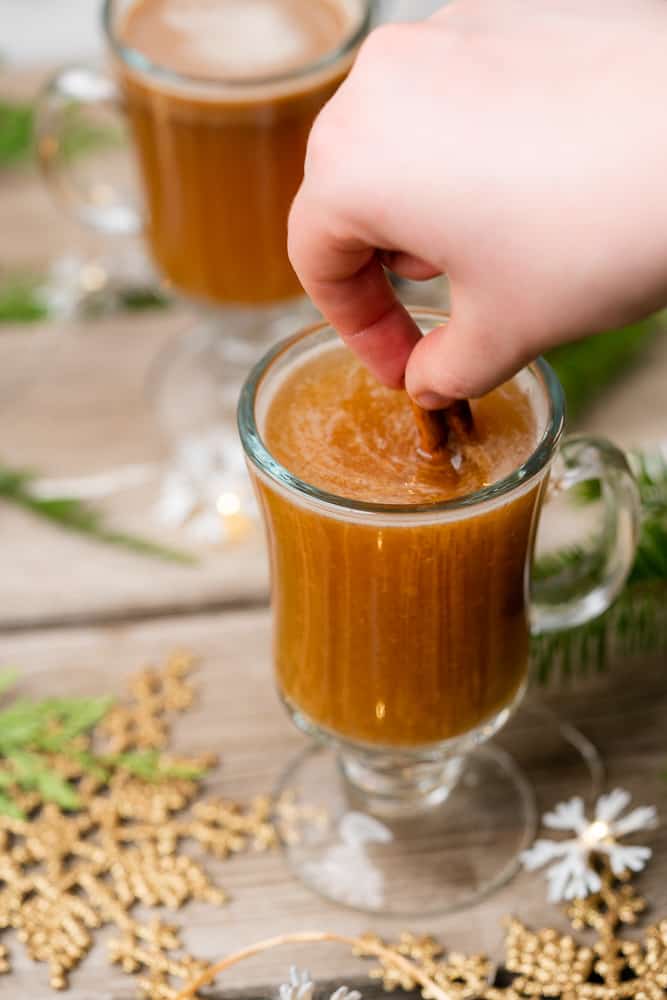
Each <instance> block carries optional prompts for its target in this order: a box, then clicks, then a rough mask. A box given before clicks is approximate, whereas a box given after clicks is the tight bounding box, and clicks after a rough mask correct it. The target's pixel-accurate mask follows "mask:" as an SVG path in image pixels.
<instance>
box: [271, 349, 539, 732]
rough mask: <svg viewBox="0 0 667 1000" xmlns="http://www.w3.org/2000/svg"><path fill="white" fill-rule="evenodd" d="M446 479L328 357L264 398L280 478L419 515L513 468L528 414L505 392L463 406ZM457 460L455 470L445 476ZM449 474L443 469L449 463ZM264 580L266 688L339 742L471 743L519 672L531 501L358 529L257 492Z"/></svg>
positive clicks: (364, 376)
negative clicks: (458, 443) (274, 688)
mask: <svg viewBox="0 0 667 1000" xmlns="http://www.w3.org/2000/svg"><path fill="white" fill-rule="evenodd" d="M472 409H473V417H474V420H475V434H474V440H471V441H470V442H467V443H465V444H463V446H462V449H461V454H460V455H458V461H459V462H460V467H459V471H456V470H455V469H452V466H451V464H450V463H445V464H444V465H443V464H440V463H430V462H428V461H426V460H424V459H423V458H421V457H420V456H419V454H418V449H417V437H416V428H415V425H414V421H413V418H412V412H411V409H410V405H409V401H408V398H407V396H406V394H405V393H404V392H395V391H392V390H390V389H385V388H383V387H382V386H380V385H379V384H378V383H377V382H375V380H374V379H373V377H372V376H371V375H369V374H368V373H367V371H366V370H365V369H364V368H363V367H362V366H361V364H360V363H359V362H358V361H357V360H356V359H355V358H354V357H353V355H352V354H351V353H350V352H348V351H347V350H346V349H345V348H343V347H342V346H334V347H330V348H328V349H325V350H323V351H321V352H319V353H316V354H315V355H314V356H313V357H312V358H309V359H308V360H305V361H304V362H303V363H302V364H301V365H300V366H298V367H297V368H296V369H295V370H294V371H293V372H292V373H291V374H290V375H288V376H287V377H286V379H285V381H284V382H283V384H282V385H281V386H280V387H279V388H278V389H277V390H276V392H275V394H274V396H273V398H272V400H271V402H270V404H269V406H268V410H267V412H266V415H265V418H264V431H263V434H264V440H265V442H266V446H267V448H268V449H269V451H270V452H271V454H272V455H273V456H274V457H275V458H276V459H277V460H278V461H279V462H280V463H281V465H283V466H284V467H285V468H286V469H289V470H290V472H291V473H293V474H294V475H296V476H298V477H299V478H300V479H304V480H307V481H308V482H309V483H311V484H312V485H313V486H316V487H317V488H318V489H320V490H322V491H325V492H327V493H331V494H338V495H344V496H345V497H347V498H349V499H350V500H355V501H361V502H371V503H379V504H384V505H387V506H391V505H400V506H403V507H407V508H408V509H409V508H410V507H411V506H414V507H429V506H431V505H433V506H435V507H437V505H439V504H442V503H446V502H448V501H452V500H456V499H457V498H460V497H461V496H464V495H466V494H471V493H476V492H478V491H479V490H480V489H481V488H483V487H484V486H488V485H491V484H493V483H494V482H497V481H498V480H500V479H502V478H503V476H504V475H505V474H508V473H510V472H512V470H513V469H514V468H517V467H519V466H520V465H521V464H523V462H524V461H525V460H526V459H527V458H528V456H529V455H530V454H531V452H532V451H533V450H534V447H535V441H536V420H535V416H534V413H533V410H532V406H531V402H530V400H529V399H528V397H527V396H526V395H525V393H524V392H522V390H521V388H520V387H519V385H518V384H515V383H509V384H507V385H505V386H503V387H502V388H500V389H497V390H496V391H495V392H493V393H491V394H490V395H488V396H486V397H484V398H483V399H481V400H478V401H476V402H474V403H473V405H472ZM455 460H456V459H455ZM457 464H458V463H457ZM257 489H258V492H259V496H260V498H261V503H262V507H263V510H264V516H265V519H266V524H267V531H268V534H269V551H270V553H271V566H272V574H273V581H274V613H275V664H276V670H277V675H278V683H279V685H280V689H281V691H282V693H283V695H284V697H285V698H286V700H287V701H288V702H289V704H290V705H291V706H292V707H293V708H294V709H295V710H296V711H297V712H298V713H300V714H301V715H302V716H303V718H304V719H306V720H308V721H309V722H311V723H314V724H316V725H317V726H319V727H322V728H323V729H325V730H327V731H328V732H330V733H336V734H338V735H340V736H342V737H344V738H345V739H346V740H351V741H355V742H360V743H368V744H374V745H378V744H379V745H382V746H391V747H398V746H401V747H403V746H409V747H416V746H423V745H428V744H434V743H439V742H442V741H445V740H450V739H452V738H454V737H457V736H460V735H461V734H462V733H466V732H469V731H470V730H474V729H475V728H477V727H478V726H480V725H482V724H483V723H485V722H487V721H488V720H490V719H492V718H493V717H494V716H496V715H497V714H498V713H499V712H500V711H501V710H502V709H503V708H505V707H506V706H507V705H508V704H509V703H511V702H512V700H513V699H514V698H516V696H517V694H518V692H519V691H520V689H521V686H522V684H523V682H524V679H525V676H526V672H527V666H528V622H527V610H526V599H525V572H524V570H525V565H526V559H527V555H528V552H529V549H530V545H531V539H532V525H533V520H534V514H535V510H536V507H537V503H538V499H539V493H540V489H539V485H536V486H533V487H532V488H531V489H529V490H527V491H526V492H524V493H522V494H521V495H520V496H518V497H516V498H512V499H511V500H509V501H507V502H506V503H503V504H500V505H497V506H495V507H493V508H492V509H490V510H488V511H486V512H484V513H475V512H474V511H471V512H470V513H468V514H467V515H466V514H464V515H463V516H459V517H457V518H455V519H447V518H439V517H437V516H435V517H433V518H429V517H428V516H426V517H422V518H421V521H415V520H413V519H411V518H410V516H409V514H408V515H407V516H406V517H405V523H404V524H402V523H400V521H399V522H397V523H393V522H392V520H391V519H389V520H388V521H387V522H385V521H384V520H383V519H382V518H381V517H379V518H377V520H376V522H374V521H373V519H370V520H369V521H366V520H359V519H355V518H351V517H349V516H346V515H345V514H344V513H343V512H340V511H338V512H330V511H327V512H323V511H319V510H312V509H308V508H307V507H306V506H303V505H300V504H295V503H294V502H293V500H292V499H291V498H288V497H286V496H285V495H284V493H282V492H281V491H279V490H276V489H275V487H274V486H273V485H271V484H269V483H267V482H266V481H265V480H263V479H261V478H258V479H257Z"/></svg>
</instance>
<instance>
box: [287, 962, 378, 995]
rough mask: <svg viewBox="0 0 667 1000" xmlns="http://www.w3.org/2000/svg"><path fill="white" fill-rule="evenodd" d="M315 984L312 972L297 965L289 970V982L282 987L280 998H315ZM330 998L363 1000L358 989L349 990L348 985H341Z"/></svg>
mask: <svg viewBox="0 0 667 1000" xmlns="http://www.w3.org/2000/svg"><path fill="white" fill-rule="evenodd" d="M314 993H315V984H314V983H313V981H312V979H311V978H310V973H309V972H308V971H307V970H306V969H304V970H299V969H297V968H296V966H295V965H293V966H292V967H291V969H290V970H289V982H288V983H284V984H283V985H282V986H281V987H280V1000H313V995H314ZM330 1000H362V997H361V993H359V991H358V990H349V989H348V988H347V986H339V987H338V989H337V990H336V991H335V992H334V993H332V994H331V997H330Z"/></svg>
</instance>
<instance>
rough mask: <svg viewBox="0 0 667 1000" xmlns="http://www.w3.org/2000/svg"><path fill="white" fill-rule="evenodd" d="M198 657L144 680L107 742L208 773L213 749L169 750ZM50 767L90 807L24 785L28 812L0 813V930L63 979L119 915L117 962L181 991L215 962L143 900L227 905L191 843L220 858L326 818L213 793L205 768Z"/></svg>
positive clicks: (112, 719)
mask: <svg viewBox="0 0 667 1000" xmlns="http://www.w3.org/2000/svg"><path fill="white" fill-rule="evenodd" d="M192 667H193V660H192V657H189V656H187V655H184V654H178V655H175V656H172V657H171V658H170V659H169V660H168V661H167V662H166V664H165V665H164V666H163V667H162V668H161V669H153V668H149V669H147V670H144V671H142V672H141V673H140V674H138V675H137V676H136V677H135V678H133V679H132V681H131V684H130V698H129V699H128V701H127V702H125V703H123V704H120V705H117V706H114V707H113V708H111V709H110V710H109V712H108V713H107V715H106V716H105V718H104V719H103V721H102V722H101V723H100V724H99V725H98V727H97V731H96V735H97V736H102V737H103V742H104V744H105V745H104V752H105V753H107V754H109V753H123V754H127V753H130V754H131V753H132V752H134V751H145V750H147V749H148V750H156V751H159V752H160V753H161V754H162V755H163V756H164V758H165V760H166V761H167V762H168V764H169V768H170V769H171V770H170V771H168V772H167V773H170V774H178V773H179V769H180V770H182V771H183V773H187V772H188V771H190V772H192V773H193V774H200V773H201V772H202V768H205V767H208V766H210V765H211V760H210V759H204V758H199V759H188V760H182V759H180V760H179V759H178V758H175V757H171V756H167V755H166V750H167V745H168V740H169V735H170V723H171V720H172V718H173V715H174V713H177V712H183V711H185V710H186V709H188V708H189V707H190V706H191V705H192V703H193V700H194V694H195V692H194V688H193V687H192V685H191V683H190V681H189V679H188V677H189V674H190V672H191V670H192ZM90 750H91V742H90V741H84V742H82V744H81V747H80V751H81V753H82V754H88V753H89V752H90ZM49 766H50V767H51V768H53V770H54V773H56V774H59V775H61V776H62V777H66V778H67V779H68V781H71V782H73V787H76V793H77V799H78V802H79V808H78V811H76V812H70V813H67V812H64V811H63V810H62V809H61V808H60V807H59V806H58V805H56V804H54V803H53V802H44V801H43V800H42V799H41V798H40V796H39V794H37V793H20V792H19V791H16V794H15V798H16V799H17V801H19V802H20V806H21V809H22V810H23V812H24V814H25V818H17V817H14V816H5V815H0V932H2V931H9V930H13V931H15V932H16V935H17V937H18V939H19V940H20V942H21V943H22V944H23V946H24V947H25V949H26V951H27V953H28V955H29V956H30V958H31V959H33V960H34V961H36V962H44V963H46V964H47V965H48V966H49V978H50V983H51V986H52V987H53V988H54V989H64V988H65V987H66V986H67V985H68V976H69V973H70V972H71V971H72V970H73V969H75V968H76V967H77V966H78V965H79V964H80V963H81V962H82V961H83V959H84V958H85V956H86V955H87V953H88V951H89V950H90V949H91V947H92V945H93V940H94V936H95V932H96V931H97V930H98V929H99V928H101V927H103V926H107V925H113V926H115V927H116V928H117V930H118V932H119V936H118V937H117V939H116V940H115V941H113V942H112V944H111V961H112V962H114V963H117V964H118V965H120V966H121V967H122V968H123V969H124V970H125V971H126V972H128V973H131V974H136V975H137V976H138V977H139V983H140V986H141V988H142V989H143V990H144V993H145V995H146V996H147V997H150V998H151V1000H172V998H173V997H175V996H176V995H177V994H178V992H179V983H180V985H181V986H182V984H183V983H185V982H188V981H189V980H191V979H192V978H194V977H195V976H196V975H198V974H201V972H202V971H203V970H204V969H205V968H206V966H205V963H202V962H199V961H197V960H196V959H194V958H193V957H192V956H190V955H187V954H186V953H184V951H183V949H182V948H181V944H180V939H179V935H178V930H177V929H176V928H174V927H171V926H169V925H166V924H163V923H161V922H160V921H159V920H158V921H155V922H153V923H150V924H147V925H145V924H142V923H140V922H139V921H137V920H136V919H135V918H134V917H133V916H132V912H133V909H134V908H135V906H137V905H142V906H144V907H148V908H155V909H161V908H168V909H170V910H175V909H177V908H179V907H181V906H182V905H183V904H184V903H186V902H188V901H189V900H201V901H204V902H207V903H210V904H213V905H216V906H219V905H222V904H224V903H225V901H226V896H225V893H224V891H223V890H222V889H220V888H218V887H216V886H215V885H214V884H213V883H212V882H211V880H210V878H209V876H208V875H207V873H206V871H205V869H204V868H203V867H202V865H201V864H200V863H199V862H198V861H195V860H194V859H193V858H191V857H190V856H189V855H188V854H187V853H185V850H184V848H185V845H186V844H187V843H188V842H194V843H196V844H198V845H199V846H200V847H201V848H202V849H203V850H204V851H205V852H206V853H207V854H208V855H210V856H212V857H215V858H227V857H229V856H230V855H233V854H238V853H239V852H242V851H265V850H269V849H273V848H274V847H276V845H277V844H278V842H279V837H280V836H287V837H291V838H294V837H296V836H298V831H299V828H300V824H301V821H302V820H304V821H307V822H312V821H313V819H314V818H315V814H314V813H313V811H312V810H308V809H302V808H301V807H300V806H299V804H298V803H297V802H296V801H295V799H294V798H293V797H291V796H285V797H284V798H283V799H281V800H279V801H277V802H274V801H272V800H271V799H270V798H268V797H266V796H259V797H257V798H256V799H255V800H254V801H252V802H250V803H249V804H240V803H236V802H230V801H227V800H221V799H216V800H203V799H201V798H200V795H201V781H200V779H199V778H198V777H197V778H187V777H167V778H164V779H163V780H160V781H157V782H152V783H150V782H147V781H144V780H141V778H140V777H137V776H136V775H134V774H132V773H128V772H127V771H123V770H119V771H115V772H114V773H113V774H112V775H111V776H110V777H109V776H104V775H103V776H101V777H95V775H94V773H91V771H90V768H89V767H84V766H83V764H82V766H80V767H78V768H77V766H76V763H75V762H74V761H73V758H72V756H71V754H70V755H69V756H68V757H67V758H63V759H60V758H59V757H58V755H57V754H54V755H53V756H52V757H51V758H50V759H49ZM151 766H152V765H151ZM19 796H20V798H19ZM9 971H10V961H9V954H8V952H7V950H6V948H5V947H4V945H0V974H3V973H8V972H9Z"/></svg>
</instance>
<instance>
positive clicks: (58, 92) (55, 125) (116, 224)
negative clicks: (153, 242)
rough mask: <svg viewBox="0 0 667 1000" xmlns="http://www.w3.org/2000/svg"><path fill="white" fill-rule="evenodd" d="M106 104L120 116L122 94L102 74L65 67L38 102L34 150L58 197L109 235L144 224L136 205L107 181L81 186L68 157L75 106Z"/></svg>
mask: <svg viewBox="0 0 667 1000" xmlns="http://www.w3.org/2000/svg"><path fill="white" fill-rule="evenodd" d="M77 106H85V107H89V108H95V107H97V108H104V109H106V110H107V111H108V110H111V111H113V112H114V113H116V114H118V116H119V117H122V114H123V112H122V106H121V100H120V95H119V92H118V89H117V87H116V85H115V83H114V82H113V81H112V80H111V79H110V78H109V77H108V76H106V75H105V74H104V73H100V72H98V71H97V70H94V69H91V68H88V67H85V66H67V67H65V68H63V69H61V70H60V71H59V72H58V73H56V75H55V76H53V77H52V78H51V80H49V82H48V83H47V84H46V85H45V87H44V88H43V90H42V92H41V94H40V95H39V97H38V100H37V107H36V118H35V136H36V143H35V151H36V156H37V161H38V163H39V166H40V168H41V171H42V174H43V176H44V178H45V180H46V182H47V185H48V186H49V188H50V189H51V191H52V193H53V195H54V197H55V199H56V201H57V202H59V203H60V204H61V205H64V207H65V208H66V210H67V211H68V212H69V213H71V214H72V215H74V216H75V218H77V219H78V220H79V221H80V222H83V223H84V225H86V226H88V227H90V228H92V229H95V230H97V231H98V232H102V233H106V234H111V235H135V234H137V233H140V232H141V231H142V230H143V228H144V220H143V218H142V215H141V212H140V211H139V209H138V208H136V207H134V206H133V205H132V204H131V203H130V201H129V200H128V199H126V198H124V197H123V196H122V195H121V193H120V191H118V190H117V189H116V188H115V187H114V186H113V184H111V183H109V182H108V181H107V180H104V179H98V180H92V181H90V182H87V183H86V184H83V183H82V182H81V181H80V180H77V176H76V173H75V172H74V170H73V169H72V164H71V158H70V157H68V155H67V127H68V119H69V116H70V115H71V111H72V108H74V107H77Z"/></svg>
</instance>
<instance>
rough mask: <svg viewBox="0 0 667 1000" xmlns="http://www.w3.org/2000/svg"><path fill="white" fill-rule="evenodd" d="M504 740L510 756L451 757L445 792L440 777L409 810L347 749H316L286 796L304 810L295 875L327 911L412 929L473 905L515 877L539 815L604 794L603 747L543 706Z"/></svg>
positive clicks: (292, 853) (288, 841)
mask: <svg viewBox="0 0 667 1000" xmlns="http://www.w3.org/2000/svg"><path fill="white" fill-rule="evenodd" d="M498 739H499V741H500V742H501V743H502V744H503V746H502V747H501V746H498V745H497V744H496V743H495V742H494V743H489V744H486V745H483V746H478V747H476V748H475V749H473V750H471V751H470V752H469V753H466V754H465V755H459V756H455V755H451V756H446V755H443V757H442V759H441V761H440V764H439V767H440V771H441V774H442V783H441V785H440V786H439V787H436V786H435V785H434V784H433V782H432V780H431V779H432V777H433V775H434V773H435V772H434V771H431V772H430V774H427V778H428V780H427V781H426V782H425V783H424V785H423V792H424V794H423V796H422V798H421V799H419V797H418V796H417V797H415V795H414V794H413V798H412V800H411V801H410V802H408V803H407V808H405V809H400V810H397V809H395V808H387V802H389V805H390V806H393V805H395V797H390V798H389V799H388V798H387V796H386V795H383V794H382V792H383V791H384V790H383V789H382V788H379V789H378V787H377V786H376V785H375V784H374V783H373V782H372V783H371V784H370V785H369V783H368V781H369V775H368V772H367V771H366V770H365V769H364V767H363V758H362V764H361V768H362V769H361V771H359V769H358V768H357V767H355V765H354V762H353V761H352V766H351V758H350V754H349V752H347V751H346V748H344V747H336V745H335V743H332V742H329V741H325V742H313V743H311V745H310V746H309V747H308V748H307V749H306V750H305V751H303V752H302V753H301V754H299V755H298V756H297V757H296V758H295V759H294V760H293V761H292V763H291V764H290V765H289V766H288V767H287V769H286V771H285V772H284V774H283V776H282V778H281V780H280V783H279V787H278V788H277V789H276V795H277V796H281V795H287V796H288V797H291V798H292V799H293V800H294V801H296V802H297V803H300V804H302V805H303V806H304V807H305V809H303V810H301V812H302V818H301V820H300V823H299V826H298V829H297V830H296V832H295V830H294V827H293V826H290V828H289V830H290V833H289V836H287V837H284V838H283V845H282V846H283V850H284V853H285V856H286V860H287V862H288V864H289V865H290V867H291V869H292V870H293V872H294V873H295V875H296V876H297V877H298V878H299V879H301V881H302V882H304V883H305V884H306V885H307V886H308V887H309V888H311V889H313V890H314V891H315V892H317V893H318V894H319V895H321V896H324V897H325V898H326V899H328V900H329V901H331V902H334V903H337V904H339V905H341V906H346V907H348V908H351V909H354V910H359V911H362V912H366V913H374V914H382V915H385V916H397V917H413V918H414V917H420V916H427V915H432V914H438V913H447V912H451V911H456V910H461V909H464V908H465V907H468V906H471V905H473V904H474V903H476V902H477V901H478V900H480V899H481V898H483V897H484V896H486V895H488V894H490V893H492V892H493V891H494V890H496V889H498V888H500V887H501V886H502V885H503V884H504V883H505V882H507V881H508V880H509V879H510V878H511V877H512V876H513V875H514V874H515V873H516V872H517V870H518V868H519V865H520V858H519V856H520V854H521V852H522V851H523V850H525V849H526V848H527V847H529V846H530V845H531V844H532V842H533V840H534V838H535V834H536V829H537V820H538V805H539V811H540V812H541V811H544V810H546V809H549V808H552V807H553V806H554V805H555V804H556V802H558V801H560V799H562V798H564V797H567V796H568V795H572V794H574V793H576V794H582V795H583V796H584V798H586V799H588V800H592V799H594V798H595V797H596V796H597V795H598V794H599V793H600V791H601V788H602V785H603V778H604V774H603V768H602V764H601V761H600V759H599V757H598V754H597V751H596V749H595V747H594V746H593V745H592V744H591V743H590V742H589V741H588V740H587V739H586V738H585V737H584V736H583V734H581V733H580V732H579V731H578V730H576V729H575V728H574V727H573V726H572V725H570V724H569V723H566V722H562V721H561V720H560V719H558V717H557V716H556V715H555V714H554V713H553V712H551V711H550V710H548V709H546V708H544V707H542V706H540V705H534V704H533V705H524V707H523V708H522V709H521V711H519V712H518V714H517V716H516V717H515V718H514V719H513V720H512V722H511V723H510V725H508V726H507V727H506V728H505V729H504V730H503V732H502V733H501V734H500V735H499V737H498ZM505 748H507V749H505ZM517 760H519V761H520V762H521V766H519V764H517ZM434 763H435V762H434ZM413 777H414V775H413ZM371 778H373V775H371ZM411 788H412V791H413V793H414V792H415V790H416V789H417V788H418V783H415V782H414V781H412V782H411Z"/></svg>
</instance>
